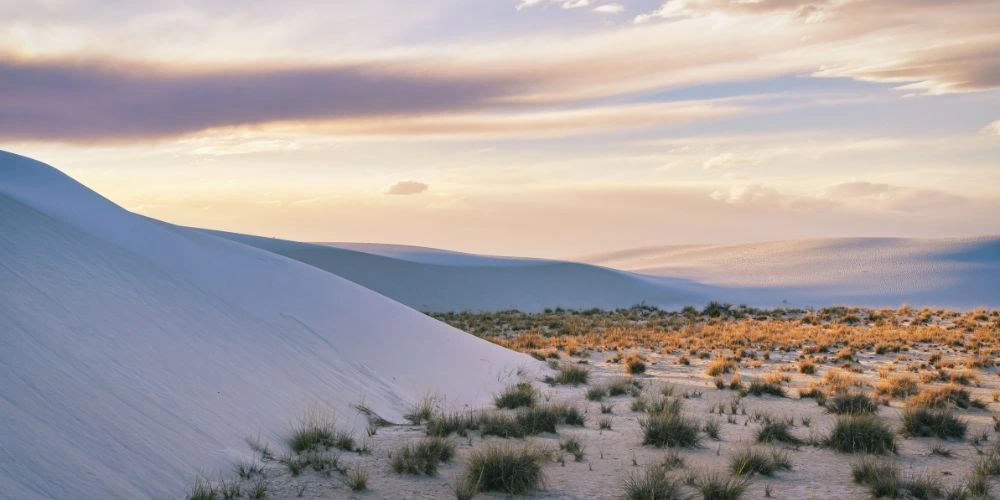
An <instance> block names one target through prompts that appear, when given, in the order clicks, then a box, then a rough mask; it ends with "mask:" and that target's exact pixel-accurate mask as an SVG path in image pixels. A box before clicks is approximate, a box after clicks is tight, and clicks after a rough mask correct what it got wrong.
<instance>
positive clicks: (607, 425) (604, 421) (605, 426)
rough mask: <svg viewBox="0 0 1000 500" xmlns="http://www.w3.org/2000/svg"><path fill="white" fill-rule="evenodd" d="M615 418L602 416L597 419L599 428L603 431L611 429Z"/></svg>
mask: <svg viewBox="0 0 1000 500" xmlns="http://www.w3.org/2000/svg"><path fill="white" fill-rule="evenodd" d="M613 420H614V419H612V418H611V417H601V419H600V420H598V421H597V428H598V429H600V430H602V431H610V430H611V423H612V421H613Z"/></svg>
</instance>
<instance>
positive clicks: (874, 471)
mask: <svg viewBox="0 0 1000 500" xmlns="http://www.w3.org/2000/svg"><path fill="white" fill-rule="evenodd" d="M851 476H852V477H853V478H854V482H856V483H858V484H862V485H865V486H867V487H868V491H869V493H871V495H872V497H874V498H899V497H904V498H921V499H924V498H928V499H929V498H942V497H944V496H945V495H946V492H945V489H944V487H942V486H941V482H940V481H938V480H937V479H936V478H934V477H931V476H928V475H914V476H909V477H903V476H902V475H901V474H900V470H899V465H898V464H896V463H895V462H894V461H891V460H885V459H879V458H876V457H873V456H866V457H863V458H861V459H860V460H858V461H856V462H854V463H852V464H851ZM958 498H962V496H961V493H958Z"/></svg>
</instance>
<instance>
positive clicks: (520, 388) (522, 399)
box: [493, 382, 538, 409]
mask: <svg viewBox="0 0 1000 500" xmlns="http://www.w3.org/2000/svg"><path fill="white" fill-rule="evenodd" d="M537 400H538V391H537V390H535V387H534V386H533V385H531V384H530V383H528V382H518V383H517V384H514V385H512V386H509V387H507V388H506V389H504V391H503V392H501V393H500V394H497V395H496V396H495V397H494V398H493V403H494V404H495V405H496V407H497V408H511V409H513V408H521V407H522V406H535V402H536V401H537Z"/></svg>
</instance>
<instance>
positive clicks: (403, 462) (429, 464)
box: [391, 437, 455, 476]
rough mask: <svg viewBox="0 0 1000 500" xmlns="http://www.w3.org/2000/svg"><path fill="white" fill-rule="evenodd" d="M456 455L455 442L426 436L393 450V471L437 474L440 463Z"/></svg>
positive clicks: (398, 472)
mask: <svg viewBox="0 0 1000 500" xmlns="http://www.w3.org/2000/svg"><path fill="white" fill-rule="evenodd" d="M453 456H455V443H452V442H451V441H449V440H447V439H444V438H439V437H429V438H424V439H423V440H421V441H420V442H418V443H409V444H406V445H404V446H402V447H401V448H397V449H396V450H393V452H392V462H391V463H392V471H393V472H395V473H396V474H413V475H419V474H424V475H428V476H433V475H435V474H437V469H438V465H439V464H440V463H441V462H448V461H450V460H451V458H452V457H453Z"/></svg>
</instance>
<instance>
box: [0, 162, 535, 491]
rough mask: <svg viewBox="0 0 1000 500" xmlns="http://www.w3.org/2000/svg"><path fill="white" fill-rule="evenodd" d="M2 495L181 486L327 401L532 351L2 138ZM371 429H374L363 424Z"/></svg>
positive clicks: (338, 405)
mask: <svg viewBox="0 0 1000 500" xmlns="http://www.w3.org/2000/svg"><path fill="white" fill-rule="evenodd" d="M0 339H2V342H0V380H2V381H3V383H2V384H0V496H3V497H5V498H19V499H30V498H148V497H153V498H171V497H174V498H176V497H178V496H180V495H181V494H182V493H183V491H185V490H186V488H187V487H188V485H189V484H190V481H191V480H192V478H193V476H194V473H195V472H196V470H203V471H206V472H208V473H211V472H212V471H213V470H215V469H217V468H224V469H226V470H227V471H228V470H229V467H230V466H231V463H232V461H233V459H234V458H236V457H237V456H239V454H240V453H242V452H243V451H245V450H244V448H245V445H244V443H243V440H244V438H246V437H247V436H249V435H252V434H255V433H262V435H263V436H264V438H265V439H270V440H271V441H272V443H277V442H278V440H281V439H283V438H284V437H286V436H287V433H288V431H289V429H290V427H291V426H292V425H293V424H294V423H295V420H296V419H297V418H299V417H301V416H302V415H304V414H305V413H306V412H307V411H309V410H321V411H325V410H329V411H334V412H336V415H337V417H338V419H339V420H340V422H341V423H342V424H343V425H345V426H348V427H350V426H351V425H358V423H357V418H358V417H357V412H356V411H354V410H353V409H352V406H353V405H355V404H357V403H364V404H365V405H366V406H368V407H370V408H371V409H373V410H374V411H376V412H377V413H379V414H380V415H381V416H383V417H385V418H387V419H390V420H399V419H400V418H401V414H402V412H404V411H405V410H406V409H407V408H408V407H409V406H410V405H411V404H412V403H414V402H415V401H416V400H418V399H419V398H421V397H422V396H423V395H425V394H426V393H428V392H439V393H441V394H446V395H447V396H448V398H449V402H450V403H452V404H455V405H461V404H474V405H478V404H483V403H485V402H486V401H487V400H488V397H489V395H490V394H491V393H492V392H493V391H495V390H497V389H498V388H499V386H500V385H501V384H503V383H506V380H505V377H506V376H509V375H510V374H511V373H512V372H513V371H514V370H516V369H517V368H518V367H527V368H528V369H529V370H532V369H534V366H535V362H534V361H533V360H531V359H530V358H528V357H527V356H524V355H521V354H517V353H514V352H511V351H507V350H505V349H501V348H499V347H497V346H495V345H493V344H489V343H487V342H485V341H482V340H479V339H477V338H475V337H473V336H471V335H468V334H465V333H463V332H460V331H458V330H455V329H453V328H451V327H449V326H447V325H444V324H442V323H439V322H437V321H434V320H432V319H430V318H428V317H426V316H424V315H423V314H421V313H419V312H417V311H415V310H412V309H409V308H407V307H405V306H403V305H401V304H398V303H396V302H394V301H392V300H390V299H387V298H386V297H383V296H381V295H379V294H377V293H374V292H372V291H370V290H368V289H365V288H363V287H360V286H358V285H356V284H354V283H351V282H350V281H348V280H345V279H342V278H340V277H337V276H335V275H333V274H330V273H328V272H324V271H321V270H318V269H316V268H314V267H311V266H307V265H304V264H302V263H300V262H297V261H294V260H291V259H287V258H285V257H281V256H279V255H276V254H274V253H270V252H264V251H261V250H258V249H255V248H251V247H248V246H246V245H242V244H237V243H234V242H232V241H229V240H226V239H223V238H218V237H216V236H213V235H211V234H206V233H205V232H202V231H196V230H191V229H188V228H182V227H177V226H173V225H170V224H166V223H162V222H159V221H156V220H152V219H148V218H145V217H141V216H138V215H135V214H132V213H129V212H127V211H125V210H123V209H122V208H120V207H118V206H116V205H114V204H113V203H111V202H109V201H108V200H106V199H104V198H102V197H100V196H99V195H97V194H95V193H93V192H92V191H90V190H88V189H87V188H85V187H84V186H82V185H80V184H78V183H77V182H75V181H73V180H72V179H70V178H69V177H67V176H65V175H63V174H61V173H60V172H58V171H57V170H55V169H53V168H51V167H49V166H47V165H44V164H41V163H38V162H35V161H33V160H30V159H27V158H24V157H20V156H17V155H13V154H9V153H4V152H0ZM356 430H360V429H356Z"/></svg>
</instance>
